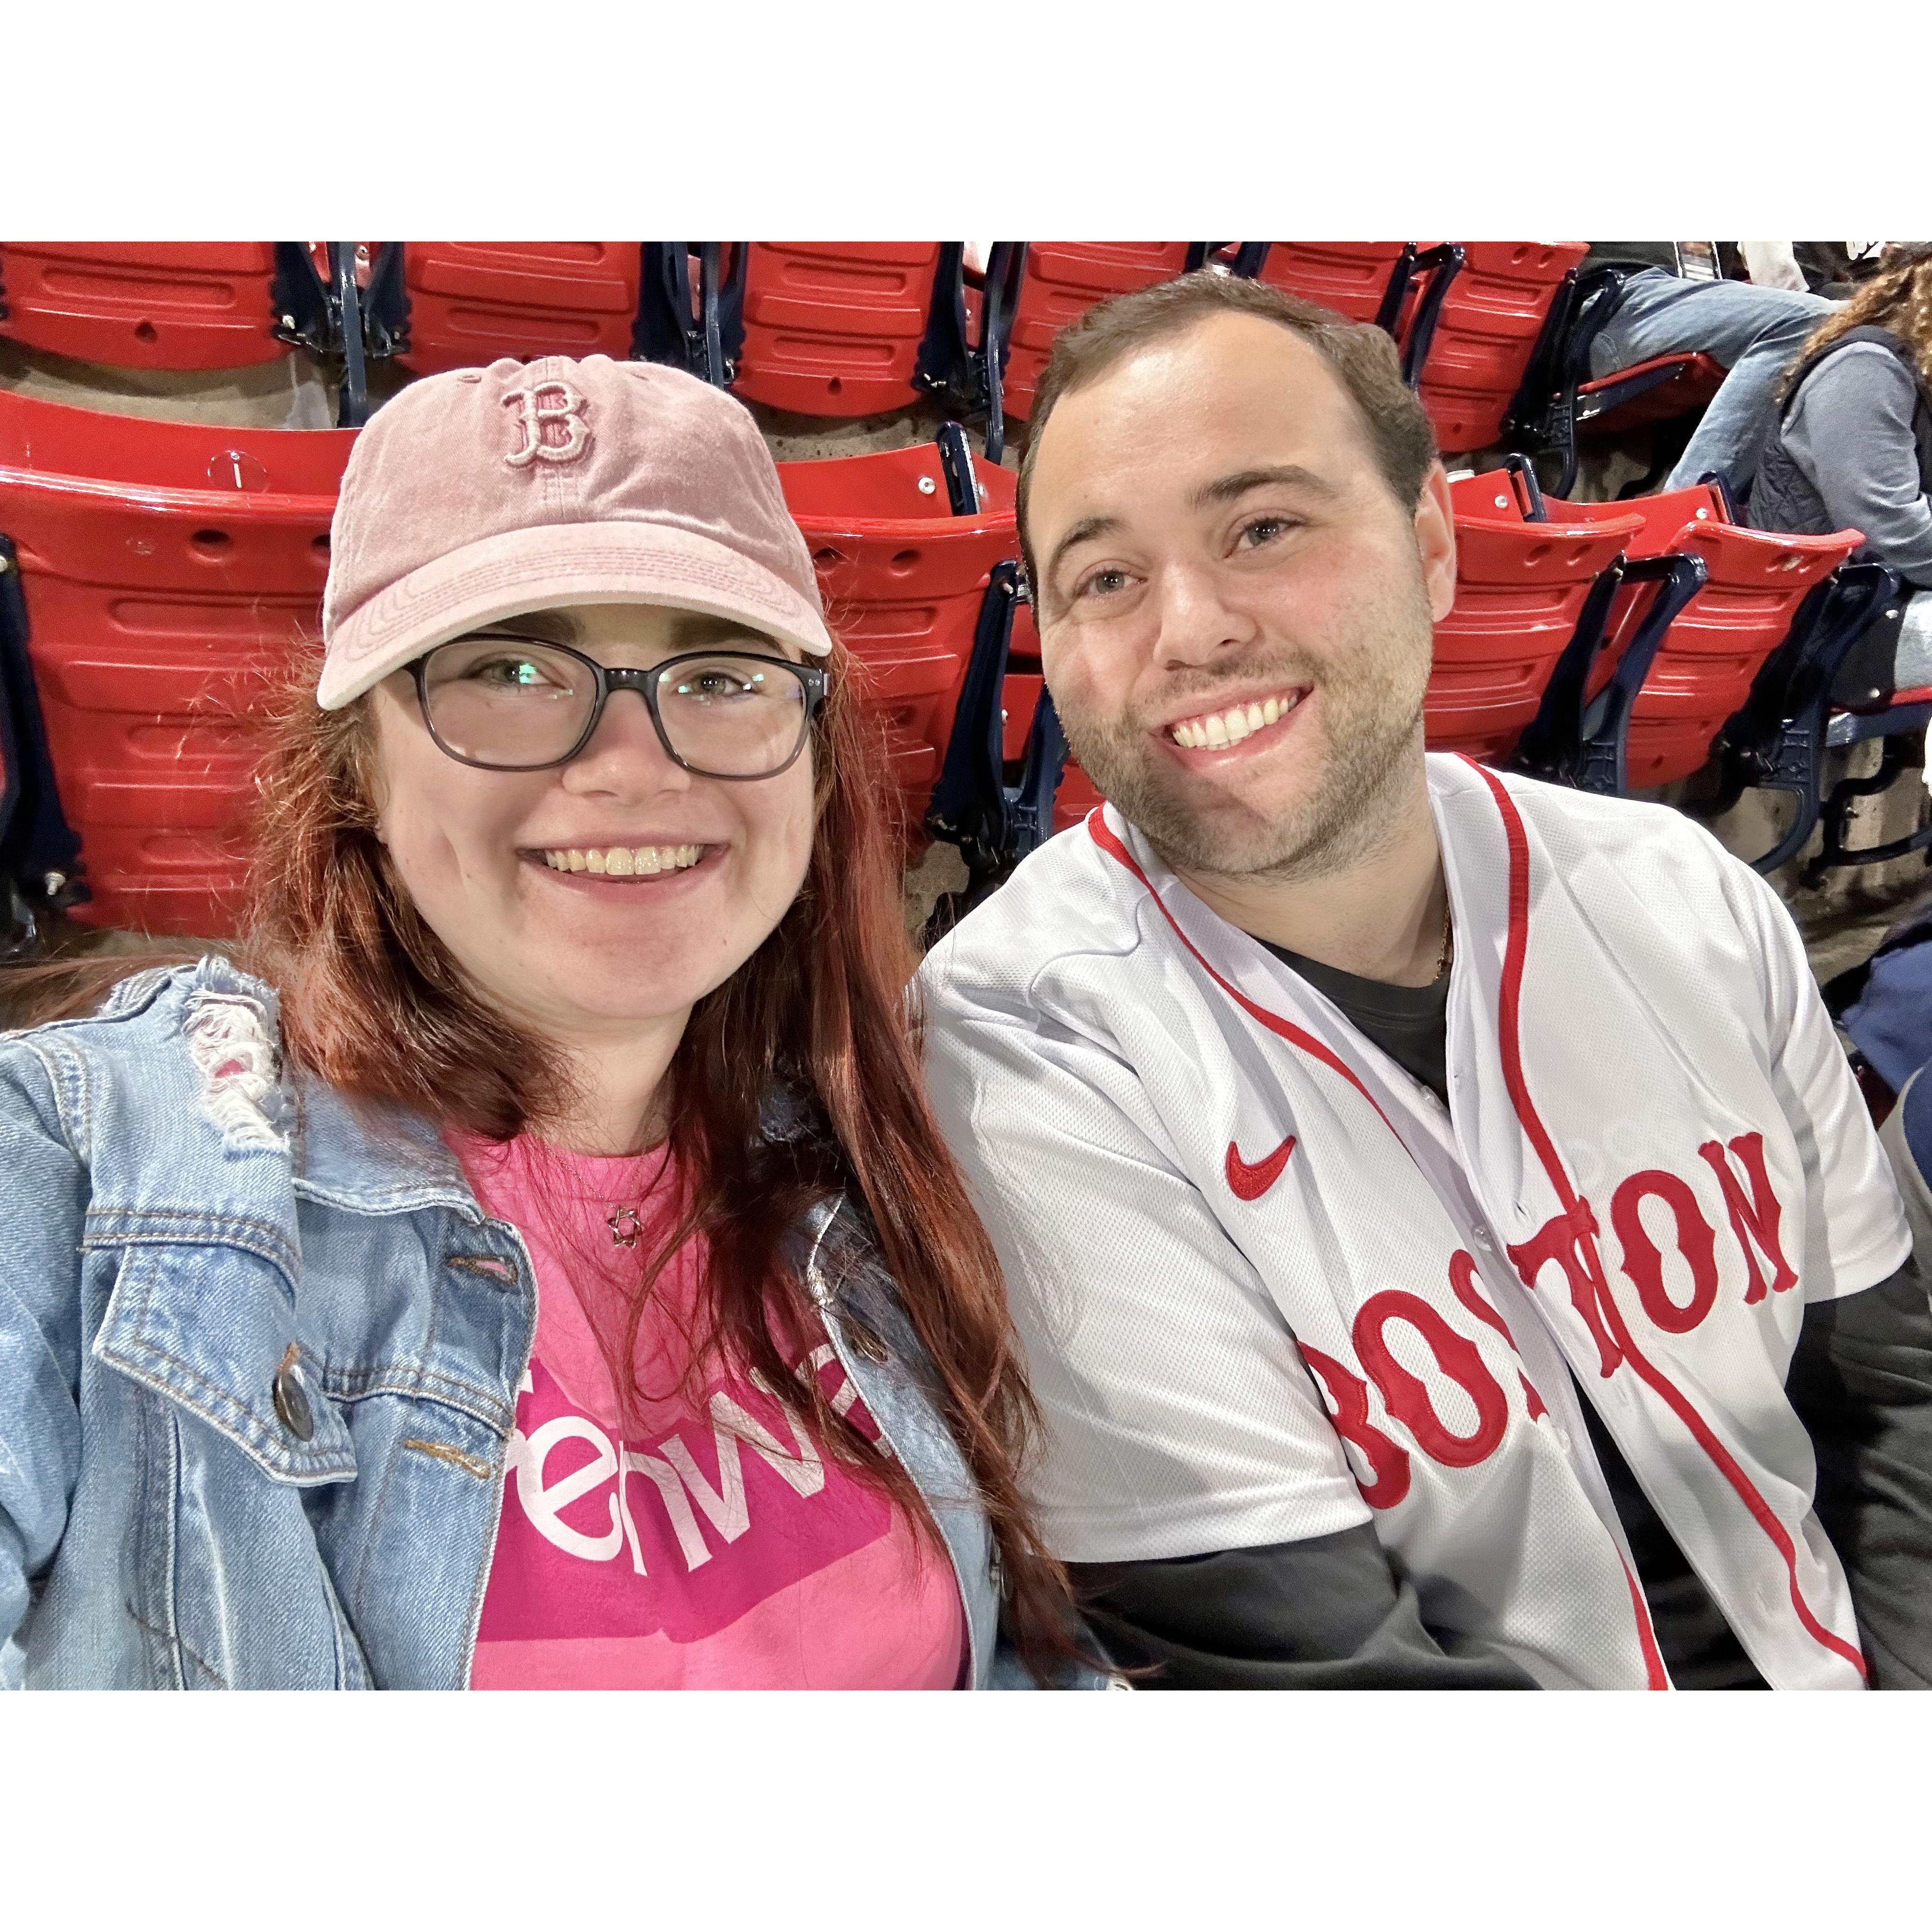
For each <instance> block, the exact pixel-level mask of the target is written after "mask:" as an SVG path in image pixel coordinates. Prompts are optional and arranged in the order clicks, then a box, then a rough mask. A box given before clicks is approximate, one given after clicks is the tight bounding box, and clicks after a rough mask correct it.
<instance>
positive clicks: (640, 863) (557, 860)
mask: <svg viewBox="0 0 1932 1932" xmlns="http://www.w3.org/2000/svg"><path fill="white" fill-rule="evenodd" d="M703 851H704V847H703V846H702V845H600V846H599V847H597V848H596V850H594V851H579V850H577V847H575V846H574V845H573V846H571V847H568V848H567V849H566V850H560V851H555V852H546V853H544V855H543V856H544V864H545V865H547V866H549V867H550V869H551V871H555V872H601V873H604V874H605V875H606V876H607V877H610V878H613V879H631V878H639V877H642V878H649V877H652V876H653V875H654V874H656V873H658V872H677V871H682V870H683V869H684V868H685V866H687V865H696V864H697V862H698V859H700V857H701V856H703Z"/></svg>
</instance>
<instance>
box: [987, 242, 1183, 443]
mask: <svg viewBox="0 0 1932 1932" xmlns="http://www.w3.org/2000/svg"><path fill="white" fill-rule="evenodd" d="M1188 248H1189V244H1188V243H1187V242H1028V244H1027V254H1026V266H1025V268H1024V269H1023V270H1022V272H1021V276H1020V287H1019V295H1018V296H1016V298H1015V299H1014V302H1013V334H1012V347H1011V348H1010V351H1009V352H1008V355H1007V369H1006V377H1005V381H1004V392H1005V397H1006V406H1007V415H1009V416H1017V417H1019V419H1021V420H1022V422H1024V421H1025V419H1027V418H1028V417H1029V416H1031V415H1032V413H1033V396H1034V391H1035V390H1036V389H1038V388H1039V387H1040V375H1041V373H1042V372H1043V371H1044V370H1045V368H1046V358H1047V353H1048V351H1049V350H1051V349H1052V347H1053V338H1055V336H1056V335H1058V334H1059V333H1060V332H1061V330H1062V329H1064V328H1065V327H1066V326H1067V324H1068V323H1070V322H1077V321H1078V320H1079V319H1080V317H1082V316H1083V315H1085V314H1086V313H1087V311H1088V310H1089V309H1090V308H1093V307H1094V305H1095V304H1096V303H1097V302H1105V301H1106V299H1107V298H1108V297H1109V296H1117V295H1123V294H1125V293H1127V291H1128V290H1130V289H1143V288H1146V287H1148V286H1149V285H1150V284H1153V283H1155V282H1166V281H1172V280H1173V278H1175V276H1176V275H1180V274H1181V273H1182V272H1183V271H1184V270H1185V269H1186V268H1187V254H1188Z"/></svg>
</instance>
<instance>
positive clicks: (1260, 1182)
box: [1228, 1134, 1295, 1201]
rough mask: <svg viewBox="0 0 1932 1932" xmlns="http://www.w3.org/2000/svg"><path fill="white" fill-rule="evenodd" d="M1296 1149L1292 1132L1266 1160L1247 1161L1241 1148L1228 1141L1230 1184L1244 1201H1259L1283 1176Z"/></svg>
mask: <svg viewBox="0 0 1932 1932" xmlns="http://www.w3.org/2000/svg"><path fill="white" fill-rule="evenodd" d="M1294 1151H1295V1136H1293V1135H1292V1134H1290V1135H1289V1137H1288V1138H1287V1139H1286V1140H1285V1141H1283V1142H1282V1144H1281V1145H1280V1147H1278V1148H1276V1149H1275V1151H1274V1153H1273V1154H1270V1155H1269V1156H1268V1157H1267V1159H1266V1160H1258V1161H1254V1162H1252V1163H1250V1162H1248V1161H1245V1160H1243V1159H1242V1158H1241V1149H1240V1148H1238V1147H1237V1146H1236V1145H1235V1143H1234V1142H1232V1141H1230V1142H1229V1143H1228V1185H1229V1187H1232V1189H1233V1190H1235V1193H1236V1194H1237V1195H1238V1196H1240V1197H1241V1199H1242V1200H1244V1201H1259V1199H1261V1198H1262V1196H1263V1195H1264V1194H1265V1193H1267V1192H1268V1190H1269V1189H1270V1188H1271V1187H1273V1186H1274V1184H1275V1183H1276V1182H1277V1181H1279V1180H1280V1178H1281V1171H1282V1169H1283V1168H1285V1167H1286V1166H1287V1165H1288V1157H1289V1155H1290V1154H1292V1153H1294Z"/></svg>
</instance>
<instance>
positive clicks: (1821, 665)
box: [0, 392, 1911, 937]
mask: <svg viewBox="0 0 1932 1932" xmlns="http://www.w3.org/2000/svg"><path fill="white" fill-rule="evenodd" d="M354 434H355V433H354V432H353V431H268V430H239V429H234V428H211V427H208V426H205V425H195V424H184V423H171V422H155V421H151V420H145V419H123V418H119V417H115V416H107V415H104V414H101V413H97V412H94V411H91V410H77V409H71V408H68V407H64V406H62V405H60V404H52V403H48V402H44V401H37V400H34V399H31V398H27V397H25V396H23V395H19V394H17V393H13V392H0V785H4V787H5V788H4V790H0V810H5V808H7V807H10V812H8V813H7V815H6V816H5V817H0V864H4V865H5V867H6V868H7V877H8V879H9V880H10V889H11V891H12V892H13V894H14V895H15V901H16V904H15V921H16V924H17V925H19V924H20V922H21V919H22V918H23V916H31V914H32V913H34V910H35V909H36V907H40V906H45V905H48V904H71V905H72V906H73V909H74V916H76V917H77V918H79V919H83V921H87V922H93V923H96V924H100V925H105V926H118V927H125V928H132V929H138V930H144V931H147V932H156V933H173V934H188V935H197V936H203V937H207V936H218V935H220V934H222V933H224V932H227V931H229V930H230V929H231V928H232V925H233V921H234V919H235V917H236V911H237V892H238V888H239V881H240V878H241V873H242V850H241V847H240V846H239V843H238V842H237V833H238V820H239V818H240V816H241V814H242V811H243V809H244V808H245V805H246V802H247V800H248V796H249V793H250V788H251V775H252V772H253V769H254V763H255V760H256V757H257V738H256V721H257V719H258V718H259V717H260V714H261V711H262V708H263V700H264V697H265V694H266V691H267V689H268V687H269V682H270V680H271V679H272V676H273V675H274V673H275V672H276V671H277V670H278V669H279V668H281V667H283V666H284V665H286V664H287V661H288V659H289V658H290V654H291V653H293V652H301V651H302V650H304V649H307V648H308V647H309V643H308V640H313V639H314V637H315V636H316V635H317V631H318V628H319V606H320V596H321V592H322V588H323V580H324V578H325V577H326V572H327V568H328V556H329V520H330V517H331V514H332V511H333V508H334V504H335V494H336V490H337V488H338V484H339V481H340V479H341V473H342V470H343V467H344V464H345V463H346V462H347V458H348V454H349V451H350V447H351V446H352V445H353V441H354ZM780 475H781V481H782V484H783V487H784V492H785V495H786V499H787V502H788V504H789V505H790V508H791V510H792V512H793V515H794V517H796V520H797V521H798V523H799V527H800V529H802V532H804V535H805V540H806V541H807V543H808V545H809V546H810V547H811V554H812V556H813V559H814V563H815V565H817V569H818V571H819V573H820V581H821V583H822V585H823V591H824V594H825V598H826V604H827V608H828V611H829V615H830V616H831V619H832V622H833V623H834V624H835V625H836V626H837V627H838V628H839V629H840V631H841V633H842V634H843V635H844V637H845V639H846V640H847V643H849V644H850V646H851V648H852V649H853V652H854V654H855V656H856V660H857V662H858V664H859V674H860V676H862V679H864V689H863V695H864V698H865V703H867V705H868V707H869V708H870V709H871V712H872V713H873V715H874V716H875V717H876V718H877V721H878V722H879V724H880V727H881V728H882V730H883V732H884V733H885V736H886V743H887V745H888V748H889V752H890V755H891V758H892V768H893V771H894V774H895V779H896V783H897V788H898V794H899V796H900V797H901V799H902V800H903V802H904V817H905V824H906V828H907V840H908V843H909V844H911V845H916V844H918V843H919V842H920V841H922V838H924V837H925V836H926V835H938V836H941V837H944V838H950V839H952V840H953V841H955V842H957V843H959V844H960V845H961V847H962V850H965V852H966V853H967V855H968V859H969V862H971V864H972V865H973V866H974V870H975V871H976V872H977V873H978V874H981V875H983V877H993V876H997V875H998V873H999V872H1000V871H1002V870H1003V869H1004V868H1005V867H1006V866H1007V865H1010V864H1011V862H1013V860H1014V859H1016V858H1017V857H1018V856H1021V855H1022V853H1023V852H1024V851H1025V850H1026V849H1027V848H1028V847H1029V846H1030V845H1031V844H1032V843H1033V842H1034V841H1036V840H1037V838H1039V837H1040V836H1042V835H1044V834H1045V832H1046V831H1047V830H1049V829H1050V828H1051V827H1052V826H1053V825H1055V824H1062V825H1064V824H1065V823H1070V822H1071V821H1072V820H1073V819H1075V818H1076V817H1078V816H1079V814H1081V813H1082V811H1084V810H1085V808H1088V806H1090V805H1091V803H1092V802H1094V793H1093V790H1092V787H1091V784H1088V781H1087V780H1086V778H1085V775H1084V774H1083V773H1082V772H1079V770H1078V769H1077V767H1074V766H1064V769H1063V764H1064V756H1065V748H1064V743H1063V742H1061V739H1060V737H1059V734H1058V727H1057V721H1055V719H1054V718H1053V716H1052V705H1051V703H1050V701H1049V700H1048V699H1047V698H1046V695H1045V692H1044V686H1043V682H1042V680H1041V677H1040V664H1039V656H1038V652H1039V645H1038V640H1037V635H1036V634H1035V633H1034V630H1033V627H1032V622H1031V612H1030V610H1028V607H1027V604H1026V602H1025V596H1024V591H1023V586H1022V583H1021V582H1020V579H1019V568H1018V563H1017V558H1018V545H1017V541H1016V532H1015V527H1014V517H1013V476H1012V474H1011V472H1009V471H1007V470H1005V469H1001V468H999V467H998V466H994V465H992V464H989V463H986V461H985V460H983V458H980V457H978V456H977V455H974V453H973V452H971V449H969V447H968V444H967V442H966V440H965V437H964V435H963V434H962V433H961V432H960V431H959V429H958V428H957V427H956V425H947V428H945V429H944V431H942V432H941V436H940V437H939V439H938V441H937V442H936V443H931V444H924V445H919V446H914V447H913V448H910V449H900V450H894V451H889V452H882V453H877V454H873V455H865V456H859V457H850V458H835V459H829V460H823V461H818V462H811V463H785V464H781V466H780ZM1454 496H1455V511H1456V518H1457V539H1458V549H1459V565H1458V585H1457V601H1456V606H1455V608H1454V611H1453V612H1452V613H1451V615H1450V616H1448V618H1447V619H1445V621H1444V622H1443V623H1442V625H1440V626H1439V630H1438V633H1437V638H1436V664H1435V668H1434V671H1433V675H1432V678H1431V681H1430V687H1429V691H1428V694H1427V711H1426V716H1427V730H1428V735H1429V739H1430V743H1431V744H1432V745H1433V746H1436V748H1443V749H1453V750H1458V751H1466V752H1467V753H1469V754H1470V755H1471V756H1472V757H1478V758H1480V759H1482V760H1487V761H1488V762H1490V763H1499V764H1504V763H1513V764H1514V765H1516V766H1517V767H1518V768H1520V769H1528V770H1531V771H1535V772H1541V773H1543V774H1544V775H1548V776H1550V777H1553V778H1558V779H1560V780H1562V781H1565V782H1568V783H1571V784H1580V785H1584V786H1587V787H1591V788H1594V789H1598V790H1608V791H1622V790H1625V789H1626V788H1627V787H1640V788H1641V787H1655V786H1658V785H1661V784H1667V783H1669V782H1670V781H1673V780H1674V779H1676V778H1682V777H1685V776H1688V775H1689V774H1691V772H1694V771H1696V770H1697V769H1700V767H1701V766H1703V765H1705V764H1706V763H1707V762H1708V761H1709V760H1710V758H1711V757H1712V754H1713V753H1714V751H1718V752H1720V753H1721V754H1722V756H1723V757H1724V760H1725V766H1724V769H1725V772H1726V774H1727V782H1729V783H1733V784H1738V785H1742V784H1768V785H1772V786H1775V787H1781V788H1783V789H1786V790H1791V791H1793V792H1794V793H1796V795H1797V796H1798V797H1799V804H1800V814H1799V817H1800V819H1801V820H1802V830H1801V831H1800V832H1799V834H1798V838H1799V842H1802V837H1803V835H1804V833H1805V832H1808V831H1809V830H1810V829H1811V824H1812V823H1813V822H1814V821H1815V820H1816V818H1817V815H1818V812H1819V810H1820V802H1819V799H1818V782H1819V773H1818V759H1819V757H1820V755H1821V754H1822V751H1823V745H1824V742H1825V738H1826V718H1825V711H1824V702H1825V700H1824V693H1825V691H1826V688H1828V687H1829V682H1830V679H1831V676H1832V673H1833V671H1834V670H1835V669H1836V667H1837V664H1838V660H1839V658H1841V657H1842V655H1843V651H1844V649H1846V648H1847V647H1848V646H1849V643H1850V641H1851V640H1852V637H1854V636H1855V634H1857V632H1858V630H1859V629H1861V628H1862V627H1863V625H1864V622H1866V621H1867V619H1868V617H1869V615H1870V610H1871V609H1872V607H1873V601H1874V600H1875V599H1876V598H1879V597H1882V596H1884V595H1888V594H1890V593H1891V590H1892V589H1893V587H1894V580H1893V579H1892V578H1891V575H1890V574H1889V573H1888V572H1886V571H1882V570H1881V569H1879V568H1877V567H1876V566H1875V565H1859V564H1852V563H1849V562H1848V561H1847V559H1849V556H1850V553H1851V551H1852V549H1853V548H1854V547H1855V544H1857V542H1858V537H1857V535H1856V534H1855V532H1849V531H1847V532H1840V533H1839V534H1838V535H1835V536H1829V537H1815V538H1807V537H1786V536H1773V535H1766V534H1765V533H1763V532H1757V531H1754V530H1749V529H1741V528H1739V527H1738V526H1736V525H1735V524H1733V523H1732V522H1731V521H1730V517H1729V514H1728V512H1727V508H1726V506H1725V504H1724V499H1723V496H1722V493H1721V491H1720V490H1715V489H1712V488H1711V487H1708V486H1700V488H1699V489H1697V490H1692V491H1679V492H1676V493H1672V494H1670V495H1667V496H1658V497H1654V498H1651V499H1640V500H1638V501H1635V502H1629V503H1619V504H1607V505H1584V504H1574V503H1568V502H1562V501H1560V500H1558V499H1548V500H1545V499H1544V498H1543V497H1542V496H1541V493H1539V492H1538V490H1537V488H1536V486H1535V477H1534V474H1533V472H1532V471H1531V470H1530V469H1529V466H1528V465H1527V464H1526V463H1524V462H1523V461H1522V460H1520V459H1512V460H1511V463H1510V464H1509V465H1508V466H1507V467H1505V468H1504V469H1499V470H1495V471H1492V472H1487V474H1485V475H1481V476H1475V477H1467V478H1463V479H1461V480H1460V481H1458V482H1457V484H1456V485H1455V486H1454ZM1907 695H1908V697H1909V696H1910V695H1911V694H1907ZM1806 814H1809V816H1806ZM1785 844H1786V845H1787V846H1789V847H1790V850H1796V845H1793V844H1790V841H1788V840H1787V841H1785ZM1785 856H1789V852H1788V851H1787V850H1785V849H1784V847H1781V850H1779V852H1778V853H1773V854H1769V855H1767V856H1766V859H1764V860H1763V861H1762V863H1763V864H1765V865H1767V866H1769V865H1772V864H1775V863H1778V862H1781V861H1782V859H1783V858H1784V857H1785ZM83 894H84V895H85V896H84V897H83Z"/></svg>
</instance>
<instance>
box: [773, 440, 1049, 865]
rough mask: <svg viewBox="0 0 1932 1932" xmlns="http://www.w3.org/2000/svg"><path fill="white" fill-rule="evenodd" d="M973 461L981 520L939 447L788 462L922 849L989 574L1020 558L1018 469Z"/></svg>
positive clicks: (833, 616) (835, 614)
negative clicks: (965, 512) (961, 507)
mask: <svg viewBox="0 0 1932 1932" xmlns="http://www.w3.org/2000/svg"><path fill="white" fill-rule="evenodd" d="M974 469H975V472H976V474H977V475H978V477H979V478H980V485H981V490H982V495H983V501H984V502H986V508H985V509H984V510H983V511H982V513H981V514H980V515H978V516H973V517H955V516H950V515H949V514H947V494H946V484H945V478H944V476H943V475H942V474H941V470H940V465H939V452H938V450H937V449H935V447H934V446H932V444H930V443H922V444H919V445H916V446H913V448H911V449H894V450H886V451H883V452H877V453H875V454H873V455H867V456H848V457H832V458H826V459H825V460H823V461H820V462H815V463H780V464H779V465H778V481H779V483H780V484H781V487H782V488H783V490H784V497H785V503H786V505H787V508H789V509H790V511H791V513H792V515H793V517H794V518H795V519H796V520H797V523H798V525H799V529H801V530H802V531H803V532H804V533H805V542H806V544H808V546H809V547H810V549H811V556H812V561H813V562H814V565H816V566H817V571H818V581H819V589H820V592H821V594H822V595H823V597H824V599H825V612H826V619H827V621H828V622H829V623H830V625H831V626H832V628H833V629H834V630H835V631H837V632H838V636H839V638H840V640H841V642H842V643H844V645H845V646H846V648H847V649H848V650H850V652H852V654H853V657H854V658H856V660H857V667H856V670H857V676H858V679H859V688H860V691H861V694H862V699H863V701H864V703H865V707H866V709H867V710H868V712H871V714H872V715H874V716H876V717H877V718H879V719H880V721H881V722H882V724H883V727H884V730H885V734H886V750H887V753H888V755H889V758H890V760H891V764H892V775H893V777H894V778H895V781H896V782H897V785H898V793H899V796H900V798H901V802H902V808H903V811H904V832H905V836H906V839H907V843H908V844H910V845H912V846H915V847H916V846H919V845H920V844H922V843H923V838H922V834H921V832H920V831H919V825H920V822H921V820H922V819H923V817H924V816H925V812H926V804H927V802H928V800H929V799H930V798H931V796H932V787H933V785H934V784H935V782H936V781H937V780H938V776H939V772H940V766H941V763H942V762H943V761H944V758H945V755H946V746H947V742H948V741H949V739H950V737H951V736H952V731H953V712H954V711H955V710H956V708H957V707H958V705H959V692H960V687H961V685H962V682H963V681H964V679H965V675H966V666H967V663H968V660H969V659H970V658H971V655H972V651H973V639H974V632H975V631H976V629H977V627H978V624H979V620H980V602H981V600H982V598H983V595H984V594H985V592H986V583H987V580H988V577H989V575H990V574H991V572H992V568H993V565H995V564H996V563H998V562H1001V561H1002V560H1003V559H1006V558H1008V557H1011V556H1016V555H1017V554H1018V547H1017V542H1016V538H1015V535H1014V529H1013V475H1012V473H1011V472H1010V471H1006V470H1002V469H997V468H995V467H993V466H991V465H989V464H987V463H984V462H983V461H982V460H980V458H977V456H976V457H975V458H974ZM926 484H931V485H932V487H931V488H930V489H928V488H926V487H924V486H925V485H926Z"/></svg>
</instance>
